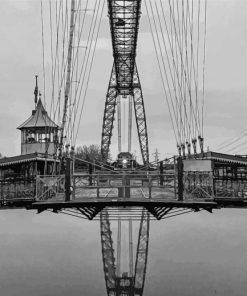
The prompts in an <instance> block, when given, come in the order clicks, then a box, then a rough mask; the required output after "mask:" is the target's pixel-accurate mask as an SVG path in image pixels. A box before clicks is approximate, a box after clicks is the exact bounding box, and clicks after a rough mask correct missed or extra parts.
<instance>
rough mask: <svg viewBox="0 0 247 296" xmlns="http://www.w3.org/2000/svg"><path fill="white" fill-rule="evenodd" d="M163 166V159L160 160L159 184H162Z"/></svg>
mask: <svg viewBox="0 0 247 296" xmlns="http://www.w3.org/2000/svg"><path fill="white" fill-rule="evenodd" d="M163 174H164V166H163V161H160V185H161V186H163V185H164V176H163Z"/></svg>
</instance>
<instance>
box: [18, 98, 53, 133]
mask: <svg viewBox="0 0 247 296" xmlns="http://www.w3.org/2000/svg"><path fill="white" fill-rule="evenodd" d="M44 127H48V128H53V129H56V128H58V125H56V124H55V122H54V121H52V120H51V119H50V117H49V116H48V114H47V112H46V110H45V108H44V106H43V104H42V101H41V99H39V101H38V103H37V106H36V109H35V110H33V112H32V115H31V116H30V117H29V118H28V119H27V120H26V121H25V122H24V123H22V124H21V125H20V126H18V127H17V129H19V130H22V129H29V128H44Z"/></svg>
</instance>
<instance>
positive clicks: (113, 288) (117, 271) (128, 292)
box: [101, 211, 149, 296]
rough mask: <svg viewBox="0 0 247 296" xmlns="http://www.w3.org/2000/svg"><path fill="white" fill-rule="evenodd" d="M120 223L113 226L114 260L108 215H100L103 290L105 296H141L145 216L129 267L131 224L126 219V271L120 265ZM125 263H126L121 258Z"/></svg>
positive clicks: (145, 248) (146, 234)
mask: <svg viewBox="0 0 247 296" xmlns="http://www.w3.org/2000/svg"><path fill="white" fill-rule="evenodd" d="M122 223H124V222H123V221H121V220H120V219H119V220H118V227H117V260H115V254H114V246H113V236H112V230H111V225H110V221H109V217H108V212H107V211H104V212H102V213H101V244H102V256H103V264H104V273H105V281H106V289H107V295H108V296H124V295H125V296H139V295H140V296H141V295H143V289H144V282H145V276H146V267H147V255H148V242H149V214H148V212H146V211H143V213H142V218H141V221H140V226H139V234H138V242H137V249H136V259H135V265H133V240H132V221H131V220H129V221H128V222H126V223H128V224H129V225H128V229H129V267H128V271H126V270H123V268H122V266H121V263H122V262H121V255H122V251H123V250H122V246H123V244H122V239H121V232H122ZM125 260H127V258H126V256H125Z"/></svg>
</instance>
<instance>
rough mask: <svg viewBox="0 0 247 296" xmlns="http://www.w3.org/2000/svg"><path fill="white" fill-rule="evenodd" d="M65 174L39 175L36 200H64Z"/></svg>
mask: <svg viewBox="0 0 247 296" xmlns="http://www.w3.org/2000/svg"><path fill="white" fill-rule="evenodd" d="M64 185H65V176H64V175H60V176H37V180H36V200H40V201H41V200H48V199H55V200H63V199H64V190H65V189H64Z"/></svg>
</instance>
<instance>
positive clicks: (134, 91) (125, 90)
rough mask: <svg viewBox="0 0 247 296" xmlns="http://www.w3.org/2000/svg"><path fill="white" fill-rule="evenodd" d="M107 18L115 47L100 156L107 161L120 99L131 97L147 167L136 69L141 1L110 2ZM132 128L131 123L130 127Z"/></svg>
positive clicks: (144, 120)
mask: <svg viewBox="0 0 247 296" xmlns="http://www.w3.org/2000/svg"><path fill="white" fill-rule="evenodd" d="M108 15H109V20H110V30H111V38H112V47H113V58H114V62H113V68H112V72H111V77H110V82H109V86H108V91H107V95H106V102H105V110H104V118H103V127H102V139H101V153H102V157H103V159H104V161H107V158H108V154H109V149H110V144H111V137H112V130H113V122H114V119H115V112H116V105H117V99H118V98H119V100H122V99H124V98H126V97H127V96H129V98H130V100H131V101H132V102H131V101H130V104H131V103H132V104H134V112H135V119H136V125H137V131H138V137H139V143H140V148H141V154H142V160H143V163H144V164H148V162H149V151H148V135H147V123H146V115H145V108H144V101H143V94H142V89H141V84H140V79H139V75H138V71H137V66H136V61H135V58H136V47H137V37H138V30H139V19H140V15H141V0H108ZM129 126H130V128H131V124H130V125H129Z"/></svg>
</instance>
